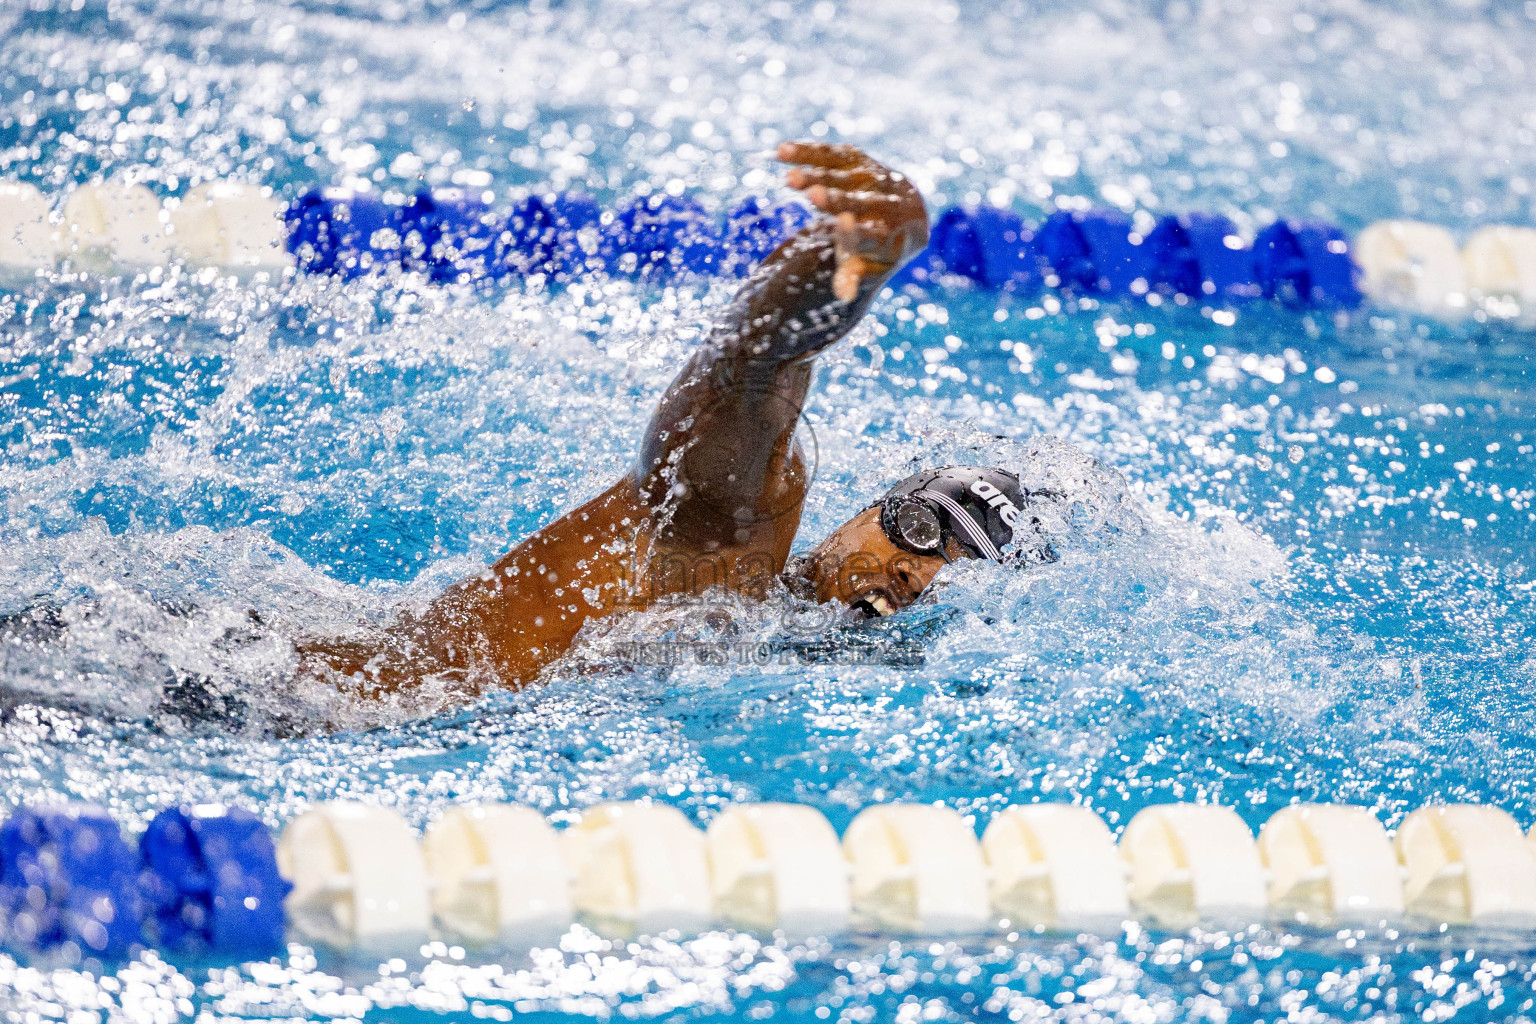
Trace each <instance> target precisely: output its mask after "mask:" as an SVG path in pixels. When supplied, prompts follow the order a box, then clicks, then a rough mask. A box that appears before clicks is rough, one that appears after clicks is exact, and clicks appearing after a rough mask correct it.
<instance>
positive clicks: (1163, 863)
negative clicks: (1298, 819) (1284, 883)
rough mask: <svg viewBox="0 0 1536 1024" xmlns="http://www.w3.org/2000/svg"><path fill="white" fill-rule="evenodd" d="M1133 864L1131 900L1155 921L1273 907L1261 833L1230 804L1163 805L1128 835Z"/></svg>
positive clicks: (1140, 818) (1124, 840) (1125, 842)
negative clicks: (1258, 837)
mask: <svg viewBox="0 0 1536 1024" xmlns="http://www.w3.org/2000/svg"><path fill="white" fill-rule="evenodd" d="M1120 854H1121V856H1122V857H1124V858H1125V860H1126V862H1127V863H1128V864H1129V865H1130V869H1131V886H1130V896H1131V903H1132V905H1133V906H1135V907H1136V908H1137V909H1138V910H1139V911H1141V912H1142V913H1143V914H1145V915H1147V916H1148V917H1150V918H1152V919H1153V920H1155V921H1159V922H1162V923H1165V924H1169V925H1175V926H1179V925H1184V924H1188V923H1191V922H1193V921H1196V920H1199V919H1201V918H1207V917H1224V916H1232V915H1252V914H1253V913H1255V912H1258V911H1262V910H1263V909H1264V907H1265V905H1266V899H1265V895H1266V894H1265V885H1264V865H1263V863H1262V862H1261V861H1260V859H1259V850H1258V847H1257V846H1256V845H1255V843H1254V841H1253V834H1252V833H1251V832H1249V831H1248V826H1247V825H1245V824H1243V819H1241V818H1239V817H1238V816H1237V813H1236V812H1235V811H1233V810H1232V809H1231V808H1228V807H1220V806H1217V805H1215V804H1159V805H1157V806H1154V807H1147V808H1144V809H1143V810H1141V811H1140V812H1139V813H1137V815H1136V816H1135V817H1134V818H1132V819H1131V821H1130V823H1129V824H1128V825H1126V827H1125V833H1124V834H1123V835H1121V837H1120Z"/></svg>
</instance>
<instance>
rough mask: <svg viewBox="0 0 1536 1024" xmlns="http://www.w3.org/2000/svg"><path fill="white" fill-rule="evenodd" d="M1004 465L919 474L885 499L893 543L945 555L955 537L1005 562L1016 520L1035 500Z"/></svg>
mask: <svg viewBox="0 0 1536 1024" xmlns="http://www.w3.org/2000/svg"><path fill="white" fill-rule="evenodd" d="M1031 497H1033V495H1031V494H1029V493H1028V492H1026V491H1025V490H1024V489H1023V488H1022V487H1021V486H1020V484H1019V478H1018V477H1016V476H1014V475H1013V474H1012V473H1010V472H1008V471H1007V470H1003V469H993V468H987V467H983V466H944V467H941V468H939V469H927V470H924V471H923V472H921V473H914V474H913V475H912V476H909V477H907V478H906V479H905V480H903V481H902V482H901V483H899V484H897V485H896V486H895V487H892V488H891V489H890V490H889V491H888V492H886V495H885V497H884V498H882V499H881V500H880V525H881V527H883V528H884V530H885V535H886V536H887V537H889V538H890V540H891V543H893V544H895V545H897V546H898V547H902V548H905V549H906V550H908V551H912V552H914V553H917V554H943V553H944V540H945V538H947V537H953V538H954V539H955V540H956V541H957V542H959V544H960V546H961V547H963V548H965V550H966V551H967V552H969V553H970V555H971V557H973V558H990V559H992V560H993V561H1002V558H1003V555H1002V549H1003V548H1004V547H1006V546H1007V545H1008V544H1010V543H1012V541H1013V524H1014V522H1015V521H1016V520H1017V519H1018V517H1019V515H1020V513H1021V512H1022V511H1023V509H1024V506H1025V504H1026V502H1027V501H1028V499H1029V498H1031Z"/></svg>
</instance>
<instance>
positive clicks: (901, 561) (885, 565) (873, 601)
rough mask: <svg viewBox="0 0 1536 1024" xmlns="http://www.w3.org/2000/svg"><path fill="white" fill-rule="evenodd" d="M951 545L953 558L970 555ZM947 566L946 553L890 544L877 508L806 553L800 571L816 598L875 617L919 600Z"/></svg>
mask: <svg viewBox="0 0 1536 1024" xmlns="http://www.w3.org/2000/svg"><path fill="white" fill-rule="evenodd" d="M946 543H947V544H948V549H947V550H948V552H949V557H950V558H951V559H956V558H965V557H968V556H967V554H966V552H965V551H964V550H963V549H962V548H961V547H960V545H959V544H957V543H955V542H954V541H953V540H948V541H946ZM944 565H945V562H944V557H943V556H942V555H938V554H932V555H918V554H913V553H912V552H910V551H908V550H906V549H905V548H900V547H897V546H896V545H895V544H893V543H891V539H890V538H889V537H887V536H886V535H885V530H884V529H882V528H881V526H880V508H879V506H876V507H874V508H867V509H865V510H864V511H863V512H860V513H859V514H858V515H856V516H854V517H853V518H852V519H850V520H848V521H847V522H846V523H844V524H843V525H842V526H839V527H838V528H837V529H836V530H834V531H832V535H831V536H830V537H828V538H827V539H826V540H824V541H822V542H821V543H820V544H818V545H817V546H816V549H815V550H814V551H812V552H811V553H810V554H809V555H807V556H806V558H805V561H804V562H803V563H802V564H801V566H800V568H799V575H800V576H802V577H803V578H804V579H805V580H806V581H807V582H809V583H810V584H811V586H812V587H814V588H815V595H816V600H817V601H821V602H825V601H833V600H836V601H842V602H843V603H845V604H847V605H849V606H850V607H852V608H854V609H855V610H857V611H861V612H863V613H864V615H865V616H866V617H871V618H872V617H874V616H878V615H893V614H895V613H896V612H898V611H900V610H901V609H903V608H905V607H906V606H907V605H909V604H911V603H912V602H913V601H915V600H917V596H918V595H919V594H921V593H922V592H923V591H924V590H926V589H927V587H928V584H929V583H932V582H933V578H934V577H935V576H937V575H938V574H939V570H940V569H942V568H944Z"/></svg>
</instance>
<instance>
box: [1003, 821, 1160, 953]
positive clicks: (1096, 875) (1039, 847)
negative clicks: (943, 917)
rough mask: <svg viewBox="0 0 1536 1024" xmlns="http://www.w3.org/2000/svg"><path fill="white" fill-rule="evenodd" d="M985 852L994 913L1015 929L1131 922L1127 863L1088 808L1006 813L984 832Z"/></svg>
mask: <svg viewBox="0 0 1536 1024" xmlns="http://www.w3.org/2000/svg"><path fill="white" fill-rule="evenodd" d="M981 851H982V854H983V855H984V856H985V858H986V862H987V868H988V872H989V875H990V884H991V900H992V909H993V911H994V912H995V913H997V914H998V915H1000V916H1001V917H1004V918H1006V919H1007V920H1008V921H1010V922H1011V923H1013V924H1014V925H1021V926H1024V927H1029V928H1033V927H1044V928H1066V927H1075V926H1080V925H1089V924H1095V923H1103V922H1108V921H1114V922H1118V921H1123V920H1125V919H1126V918H1127V917H1129V916H1130V911H1131V908H1130V902H1129V900H1128V899H1127V896H1126V865H1125V861H1124V860H1122V859H1121V857H1120V853H1119V851H1118V850H1116V849H1115V837H1114V836H1113V835H1111V834H1110V831H1109V828H1108V827H1107V826H1106V825H1105V824H1104V822H1103V820H1102V819H1101V818H1100V817H1099V816H1098V815H1097V814H1094V813H1093V812H1092V811H1090V810H1088V809H1087V808H1086V807H1078V806H1076V805H1074V804H1026V805H1022V806H1017V807H1008V808H1005V809H1004V810H1002V811H1000V812H999V813H998V814H997V816H996V817H994V818H993V819H992V822H991V824H989V825H988V826H987V830H986V832H984V833H983V834H982V837H981Z"/></svg>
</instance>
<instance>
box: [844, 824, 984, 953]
mask: <svg viewBox="0 0 1536 1024" xmlns="http://www.w3.org/2000/svg"><path fill="white" fill-rule="evenodd" d="M843 852H844V854H845V856H846V857H847V858H848V862H849V864H850V865H851V866H852V869H853V874H852V897H853V909H854V911H855V913H857V914H859V915H860V916H861V917H863V918H864V919H865V921H866V922H867V923H869V924H871V925H873V926H874V927H876V928H879V929H883V930H887V931H892V932H902V933H906V934H923V935H945V934H957V933H964V932H974V931H980V930H982V929H984V928H986V927H988V926H989V925H990V924H991V923H992V915H991V910H990V906H989V902H988V899H987V872H986V863H985V861H983V859H982V856H981V844H979V843H978V842H977V841H976V834H975V833H974V832H972V831H971V827H970V826H969V825H967V824H966V823H965V819H963V818H961V817H960V815H959V814H957V813H955V812H954V811H953V810H951V809H950V808H948V807H942V806H935V805H930V804H883V805H878V806H875V807H868V808H865V809H864V810H863V811H861V812H859V815H858V816H857V817H856V818H854V819H853V821H852V822H851V823H850V824H849V826H848V831H847V832H846V833H844V835H843Z"/></svg>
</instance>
